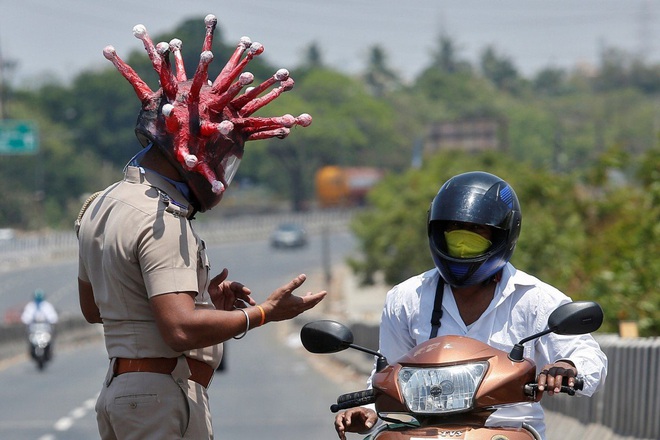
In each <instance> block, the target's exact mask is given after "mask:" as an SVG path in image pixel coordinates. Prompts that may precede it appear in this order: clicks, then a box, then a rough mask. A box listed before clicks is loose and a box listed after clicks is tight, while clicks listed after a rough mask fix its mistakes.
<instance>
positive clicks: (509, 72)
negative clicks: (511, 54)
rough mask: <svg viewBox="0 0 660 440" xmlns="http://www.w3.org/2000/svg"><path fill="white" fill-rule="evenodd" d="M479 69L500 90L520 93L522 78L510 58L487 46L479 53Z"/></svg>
mask: <svg viewBox="0 0 660 440" xmlns="http://www.w3.org/2000/svg"><path fill="white" fill-rule="evenodd" d="M481 71H482V73H483V74H484V76H485V77H486V78H488V79H489V80H490V81H492V83H493V84H495V87H497V88H498V89H500V90H504V91H507V92H510V93H520V91H521V88H522V79H521V78H520V76H519V75H518V70H517V69H516V67H515V66H514V65H513V61H511V59H510V58H508V57H504V56H501V55H499V54H498V53H497V52H496V51H495V48H494V47H492V46H488V47H487V48H486V49H484V51H483V52H482V54H481Z"/></svg>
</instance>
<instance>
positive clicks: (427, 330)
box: [335, 172, 607, 439]
mask: <svg viewBox="0 0 660 440" xmlns="http://www.w3.org/2000/svg"><path fill="white" fill-rule="evenodd" d="M521 223H522V214H521V210H520V205H519V202H518V198H517V196H516V194H515V192H514V190H513V188H511V186H509V184H508V183H506V182H505V181H504V180H502V179H501V178H499V177H497V176H494V175H492V174H489V173H485V172H468V173H463V174H459V175H457V176H454V177H453V178H451V179H449V180H448V181H447V182H446V183H445V184H444V185H443V186H442V187H441V188H440V190H439V191H438V193H437V195H436V196H435V198H434V199H433V201H432V203H431V207H430V209H429V213H428V222H427V232H428V237H429V245H430V250H431V255H432V257H433V261H434V263H435V267H434V268H433V269H431V270H429V271H427V272H424V273H422V274H419V275H416V276H414V277H412V278H410V279H408V280H406V281H404V282H402V283H401V284H399V285H397V286H394V287H393V288H392V289H391V290H390V291H389V292H388V294H387V298H386V301H385V306H384V308H383V312H382V317H381V324H380V333H379V334H380V341H379V345H380V348H379V351H380V353H382V354H383V355H384V356H385V357H386V358H387V359H389V360H391V361H396V360H397V359H399V358H401V357H402V356H403V355H404V354H406V353H407V352H408V351H410V350H411V349H412V348H414V347H415V346H416V345H418V344H420V343H422V342H424V341H427V340H428V339H431V338H432V337H435V336H444V335H461V336H467V337H470V338H472V339H476V340H479V341H481V342H485V343H487V344H489V345H490V346H492V347H494V348H497V349H501V350H504V351H509V350H510V349H511V348H512V347H513V346H514V345H515V344H516V343H517V342H518V341H520V340H522V339H523V338H524V337H526V336H529V335H531V334H534V333H538V332H540V331H542V330H544V329H545V327H546V325H547V321H548V316H549V315H550V313H551V312H552V311H553V310H555V309H556V308H557V307H558V306H560V305H561V304H564V303H567V302H570V301H571V299H570V298H569V297H568V296H566V295H564V294H563V293H562V292H560V291H559V290H557V289H555V288H554V287H552V286H550V285H548V284H546V283H544V282H542V281H540V280H539V279H537V278H535V277H533V276H531V275H528V274H526V273H524V272H522V271H520V270H518V269H516V268H515V267H514V266H513V265H511V263H509V260H510V258H511V256H512V255H513V251H514V250H515V247H516V243H517V241H518V236H519V234H520V228H521ZM524 355H525V357H527V358H531V359H533V360H534V362H535V363H536V365H537V373H538V385H539V390H541V391H543V390H546V391H548V394H549V395H552V394H554V393H556V392H559V387H560V386H561V383H562V380H563V378H564V377H568V385H569V386H573V385H574V383H575V377H577V376H578V375H580V376H581V377H582V378H583V379H584V389H583V391H581V392H578V394H583V395H587V396H589V395H592V394H593V393H594V392H595V391H596V390H597V389H598V388H599V387H600V386H601V385H602V383H603V382H604V380H605V377H606V374H607V358H606V357H605V354H604V353H603V352H602V351H601V350H600V347H599V346H598V344H597V342H596V341H595V340H594V339H593V337H591V335H580V336H560V335H556V334H552V335H546V336H544V337H543V338H539V339H537V340H535V341H534V342H533V343H529V344H526V345H525V352H524ZM372 377H373V373H372ZM369 383H371V380H370V381H369ZM377 420H378V418H377V415H376V413H375V412H374V411H373V410H372V409H371V408H368V407H359V408H352V409H349V410H347V411H345V412H342V413H339V414H338V415H337V416H336V418H335V429H336V431H337V433H338V435H339V438H340V439H345V438H346V432H358V433H366V432H368V431H369V430H370V429H371V428H373V427H374V425H375V424H376V422H377ZM523 422H525V423H528V424H530V425H532V426H533V427H534V428H536V430H537V431H538V432H539V433H540V434H541V436H542V437H543V438H545V423H544V416H543V409H542V408H541V405H540V403H538V402H537V403H529V404H521V405H516V406H512V407H507V408H502V409H498V410H497V411H495V412H494V413H493V414H492V415H491V416H490V417H489V419H488V421H487V422H486V425H487V426H520V425H521V424H522V423H523Z"/></svg>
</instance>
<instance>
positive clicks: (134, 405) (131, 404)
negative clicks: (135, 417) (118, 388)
mask: <svg viewBox="0 0 660 440" xmlns="http://www.w3.org/2000/svg"><path fill="white" fill-rule="evenodd" d="M129 406H130V407H131V409H135V408H137V402H131V403H130V405H129Z"/></svg>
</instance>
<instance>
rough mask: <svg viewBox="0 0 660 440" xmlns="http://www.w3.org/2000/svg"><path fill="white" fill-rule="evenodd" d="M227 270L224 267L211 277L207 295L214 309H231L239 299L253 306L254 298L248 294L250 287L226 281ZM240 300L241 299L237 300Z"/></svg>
mask: <svg viewBox="0 0 660 440" xmlns="http://www.w3.org/2000/svg"><path fill="white" fill-rule="evenodd" d="M228 274H229V271H228V270H227V268H224V269H223V270H222V272H220V273H219V274H218V275H216V276H215V277H213V279H212V280H211V282H210V283H209V295H211V300H212V301H213V305H214V306H215V308H216V309H219V310H233V309H234V306H235V305H237V304H239V303H240V302H241V301H243V302H245V303H247V304H249V305H251V306H253V305H255V304H256V302H255V300H254V299H252V297H251V296H250V293H252V292H251V291H250V289H248V288H247V287H245V286H244V285H243V284H241V283H239V282H237V281H227V275H228ZM238 300H241V301H238Z"/></svg>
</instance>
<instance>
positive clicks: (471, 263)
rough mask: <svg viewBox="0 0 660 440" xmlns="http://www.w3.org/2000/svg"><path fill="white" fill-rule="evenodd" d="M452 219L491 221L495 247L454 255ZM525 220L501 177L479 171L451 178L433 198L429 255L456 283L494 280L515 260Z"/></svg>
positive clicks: (485, 222) (452, 281)
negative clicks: (448, 239) (450, 239)
mask: <svg viewBox="0 0 660 440" xmlns="http://www.w3.org/2000/svg"><path fill="white" fill-rule="evenodd" d="M451 222H464V223H472V224H476V225H484V226H489V227H490V228H491V230H492V232H493V234H492V237H491V242H492V244H491V246H490V247H489V248H488V249H487V250H486V252H485V253H483V254H481V255H478V256H474V257H470V258H455V257H452V256H451V255H450V254H449V252H448V249H447V243H446V241H445V234H444V233H445V231H446V228H447V226H448V224H449V223H451ZM521 222H522V214H521V212H520V203H519V202H518V197H517V196H516V193H515V192H514V191H513V188H511V186H510V185H509V184H508V183H506V182H505V181H504V180H502V179H500V178H499V177H497V176H495V175H493V174H489V173H485V172H481V171H475V172H469V173H464V174H459V175H457V176H454V177H452V178H451V179H449V180H448V181H447V182H445V184H444V185H442V187H441V188H440V190H439V191H438V194H437V195H436V196H435V198H434V199H433V202H432V203H431V208H430V209H429V216H428V237H429V245H430V247H431V255H432V257H433V262H434V263H435V265H436V267H437V268H438V270H439V271H440V275H441V276H442V278H443V279H444V280H445V282H446V283H447V284H449V285H452V286H457V287H464V286H470V285H474V284H478V283H481V282H484V281H487V280H489V279H491V278H492V277H493V276H494V275H496V274H497V273H498V272H499V271H500V270H502V268H503V267H504V266H505V265H506V264H507V263H508V261H509V260H510V259H511V256H512V255H513V251H514V249H515V248H516V243H517V241H518V236H519V235H520V225H521Z"/></svg>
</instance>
